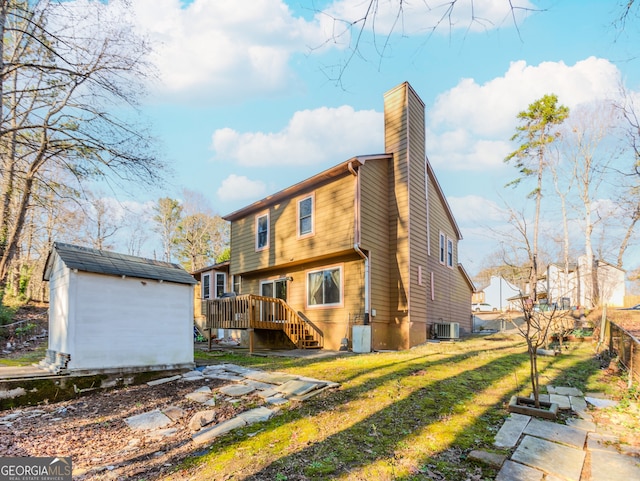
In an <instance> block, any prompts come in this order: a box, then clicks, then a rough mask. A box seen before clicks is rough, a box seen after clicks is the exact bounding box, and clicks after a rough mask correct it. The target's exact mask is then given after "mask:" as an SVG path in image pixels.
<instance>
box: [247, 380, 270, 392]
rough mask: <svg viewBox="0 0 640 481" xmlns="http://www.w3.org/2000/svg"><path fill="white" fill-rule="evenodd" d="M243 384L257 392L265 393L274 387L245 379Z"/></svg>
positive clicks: (266, 383)
mask: <svg viewBox="0 0 640 481" xmlns="http://www.w3.org/2000/svg"><path fill="white" fill-rule="evenodd" d="M244 383H245V384H246V385H247V386H251V387H252V388H254V389H256V390H258V391H266V390H268V389H273V387H274V385H273V384H269V383H268V382H260V381H254V380H253V379H245V381H244Z"/></svg>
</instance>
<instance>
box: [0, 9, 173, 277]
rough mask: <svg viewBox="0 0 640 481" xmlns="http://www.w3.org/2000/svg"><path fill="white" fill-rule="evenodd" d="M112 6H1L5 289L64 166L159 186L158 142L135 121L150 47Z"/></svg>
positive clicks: (0, 225) (82, 176) (0, 234)
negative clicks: (32, 214) (40, 195)
mask: <svg viewBox="0 0 640 481" xmlns="http://www.w3.org/2000/svg"><path fill="white" fill-rule="evenodd" d="M123 5H124V4H123ZM108 7H109V6H108V5H105V4H102V3H100V2H86V3H83V4H82V5H80V4H72V3H67V2H62V1H53V0H52V1H47V0H39V1H26V0H25V1H20V0H14V1H11V0H0V34H1V35H2V42H1V47H0V54H1V55H0V61H1V63H0V96H1V98H2V102H1V105H0V109H1V110H0V155H1V157H2V158H1V161H0V165H1V169H2V183H3V185H2V189H1V192H0V195H1V197H0V285H3V284H5V282H6V279H7V275H8V272H9V269H10V265H11V263H12V261H13V260H14V259H15V258H16V257H17V256H18V251H19V245H20V242H21V236H22V234H23V229H24V226H25V220H26V218H27V214H28V211H29V208H30V206H31V205H32V198H33V196H34V192H35V191H36V186H41V187H43V188H46V187H47V186H49V182H48V180H49V179H48V176H49V175H50V173H51V172H52V171H55V170H58V169H60V170H62V169H64V170H66V171H68V172H70V173H71V174H72V177H73V179H74V181H75V182H77V183H78V184H81V183H83V182H84V181H86V180H89V179H96V178H98V179H101V180H107V181H111V182H117V183H119V182H124V181H131V180H135V181H137V182H138V183H140V182H142V183H145V184H154V183H156V182H158V181H159V180H160V175H161V173H162V170H163V165H162V163H161V162H160V161H158V159H157V158H156V156H155V155H154V149H153V144H152V142H153V140H152V138H151V136H150V135H149V134H148V133H147V132H146V130H145V129H144V128H143V127H142V126H141V125H135V124H134V123H132V121H131V119H133V118H134V114H135V112H136V110H135V108H136V106H137V105H136V102H137V99H138V98H139V96H140V95H141V94H142V93H143V92H144V88H143V82H144V80H145V78H146V77H147V76H148V75H149V72H150V70H149V68H148V65H147V63H146V61H145V57H146V55H147V53H148V52H149V48H148V46H147V44H146V43H145V41H144V40H143V39H141V38H139V37H136V36H135V34H134V33H133V29H131V28H130V27H129V22H128V21H127V19H126V18H125V16H124V15H125V14H123V15H122V16H121V17H115V16H114V15H113V14H112V12H113V11H114V10H113V9H109V8H108ZM124 11H126V10H124ZM116 110H117V111H119V112H120V113H121V115H122V117H121V118H119V117H116V116H114V115H113V114H112V113H111V112H115V111H116Z"/></svg>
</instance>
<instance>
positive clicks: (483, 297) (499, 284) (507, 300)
mask: <svg viewBox="0 0 640 481" xmlns="http://www.w3.org/2000/svg"><path fill="white" fill-rule="evenodd" d="M520 293H521V291H520V289H519V288H518V287H516V286H514V285H513V284H511V283H510V282H509V281H507V280H506V279H505V278H503V277H502V276H491V278H490V279H489V283H488V284H487V285H486V286H485V287H484V288H482V289H480V290H479V291H478V292H476V293H474V302H486V303H488V304H491V306H493V307H495V308H496V309H498V310H499V311H511V310H521V309H522V306H521V305H520V303H519V302H518V301H515V300H513V299H512V298H513V297H514V296H518V295H519V294H520Z"/></svg>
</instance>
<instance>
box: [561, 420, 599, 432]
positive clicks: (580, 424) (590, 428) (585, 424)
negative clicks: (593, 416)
mask: <svg viewBox="0 0 640 481" xmlns="http://www.w3.org/2000/svg"><path fill="white" fill-rule="evenodd" d="M567 426H571V427H572V428H578V429H582V430H583V431H587V432H595V430H596V423H594V422H592V421H587V420H586V419H579V418H569V419H567Z"/></svg>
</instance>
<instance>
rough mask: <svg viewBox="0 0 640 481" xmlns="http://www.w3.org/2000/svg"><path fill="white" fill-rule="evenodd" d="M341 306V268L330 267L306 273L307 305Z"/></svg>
mask: <svg viewBox="0 0 640 481" xmlns="http://www.w3.org/2000/svg"><path fill="white" fill-rule="evenodd" d="M341 304H342V268H341V267H331V268H328V269H323V270H319V271H311V272H308V273H307V305H308V306H338V305H341Z"/></svg>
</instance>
